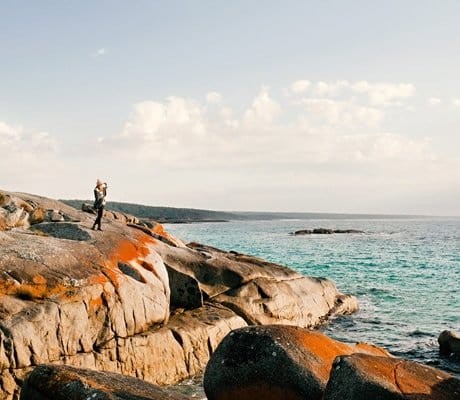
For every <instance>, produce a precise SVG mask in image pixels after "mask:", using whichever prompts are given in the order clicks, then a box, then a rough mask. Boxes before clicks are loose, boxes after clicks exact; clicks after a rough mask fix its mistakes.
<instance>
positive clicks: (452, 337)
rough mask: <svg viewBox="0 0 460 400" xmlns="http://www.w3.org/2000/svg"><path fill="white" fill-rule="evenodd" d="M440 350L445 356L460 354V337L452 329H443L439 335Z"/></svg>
mask: <svg viewBox="0 0 460 400" xmlns="http://www.w3.org/2000/svg"><path fill="white" fill-rule="evenodd" d="M438 343H439V351H440V353H441V354H444V355H445V356H449V355H451V354H455V355H457V356H460V337H459V336H458V335H457V334H456V333H455V332H452V331H442V332H441V333H440V335H439V337H438Z"/></svg>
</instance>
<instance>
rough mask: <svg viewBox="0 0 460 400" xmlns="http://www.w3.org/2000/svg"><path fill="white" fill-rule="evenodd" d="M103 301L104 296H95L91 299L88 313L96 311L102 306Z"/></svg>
mask: <svg viewBox="0 0 460 400" xmlns="http://www.w3.org/2000/svg"><path fill="white" fill-rule="evenodd" d="M102 304H103V301H102V296H98V297H94V298H92V299H90V301H89V304H88V313H89V314H91V313H94V312H96V311H97V310H99V309H100V308H101V307H102Z"/></svg>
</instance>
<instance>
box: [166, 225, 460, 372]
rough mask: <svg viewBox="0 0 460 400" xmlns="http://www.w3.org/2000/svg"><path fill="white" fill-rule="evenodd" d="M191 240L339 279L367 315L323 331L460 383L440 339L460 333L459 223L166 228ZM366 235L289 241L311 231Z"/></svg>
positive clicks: (459, 365)
mask: <svg viewBox="0 0 460 400" xmlns="http://www.w3.org/2000/svg"><path fill="white" fill-rule="evenodd" d="M166 227H167V229H168V230H169V231H170V232H171V233H173V234H175V235H176V236H178V237H180V238H182V239H183V240H185V241H187V242H188V241H196V242H201V243H205V244H209V245H211V246H215V247H219V248H221V249H224V250H235V251H238V252H241V253H247V254H252V255H255V256H259V257H262V258H265V259H267V260H270V261H272V262H276V263H279V264H283V265H286V266H289V267H291V268H293V269H295V270H297V271H299V272H301V273H302V274H304V275H309V276H318V277H327V278H329V279H332V280H333V281H334V282H335V283H336V284H337V286H338V288H339V290H340V291H342V292H344V293H350V294H354V295H355V296H357V297H358V300H359V303H360V311H359V312H358V313H356V314H354V315H352V316H347V317H338V318H336V319H334V320H333V321H331V322H330V323H328V324H327V325H326V326H324V327H322V328H321V330H323V331H324V332H326V333H327V334H328V335H330V336H332V337H334V338H336V339H339V340H343V341H346V342H359V341H364V342H370V343H374V344H376V345H379V346H383V347H385V348H387V349H388V350H389V351H390V352H391V353H393V354H394V355H397V356H400V357H404V358H409V359H412V360H416V361H419V362H423V363H427V364H431V365H433V366H436V367H438V368H441V369H445V370H447V371H449V372H451V373H453V374H455V375H457V376H458V377H460V361H459V360H458V359H455V358H445V357H440V356H439V354H438V343H437V337H438V335H439V333H440V332H442V331H443V330H445V329H450V330H454V331H456V332H459V333H460V311H459V305H460V290H459V289H460V287H459V286H460V219H457V220H455V219H451V220H448V219H444V220H441V219H418V220H417V219H398V220H393V219H392V220H359V219H355V220H317V219H316V220H281V221H279V220H278V221H243V222H242V221H234V222H227V223H200V224H187V225H173V224H169V225H166ZM318 227H325V228H334V229H359V230H363V231H365V233H364V234H334V235H308V236H290V235H289V234H288V233H289V232H292V231H295V230H299V229H311V228H318Z"/></svg>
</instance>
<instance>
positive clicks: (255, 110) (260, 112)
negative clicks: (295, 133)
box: [243, 86, 281, 126]
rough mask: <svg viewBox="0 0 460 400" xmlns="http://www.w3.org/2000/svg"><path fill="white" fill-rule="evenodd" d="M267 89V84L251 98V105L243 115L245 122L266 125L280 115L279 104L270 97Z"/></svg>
mask: <svg viewBox="0 0 460 400" xmlns="http://www.w3.org/2000/svg"><path fill="white" fill-rule="evenodd" d="M269 90H270V89H269V88H268V87H267V86H263V87H262V88H261V89H260V92H259V94H258V95H257V96H256V97H255V98H254V99H253V100H252V104H251V107H250V108H249V109H248V110H247V111H246V112H245V115H244V120H243V122H244V123H245V124H247V125H255V126H257V125H263V126H267V125H270V124H271V123H273V122H274V121H275V120H276V119H277V118H278V117H279V116H280V114H281V106H280V105H279V103H278V102H276V101H275V100H273V99H272V98H271V97H270V95H269Z"/></svg>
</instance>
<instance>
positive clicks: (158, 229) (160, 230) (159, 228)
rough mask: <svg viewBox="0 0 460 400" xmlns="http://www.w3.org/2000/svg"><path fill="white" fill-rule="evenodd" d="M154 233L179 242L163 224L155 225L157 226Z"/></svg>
mask: <svg viewBox="0 0 460 400" xmlns="http://www.w3.org/2000/svg"><path fill="white" fill-rule="evenodd" d="M153 233H155V234H157V235H158V236H162V237H164V238H166V239H168V240H169V241H170V242H172V243H175V242H177V240H176V238H175V237H174V236H172V235H171V234H170V233H169V232H167V231H165V228H164V227H163V225H161V224H156V225H155V227H154V228H153Z"/></svg>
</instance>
